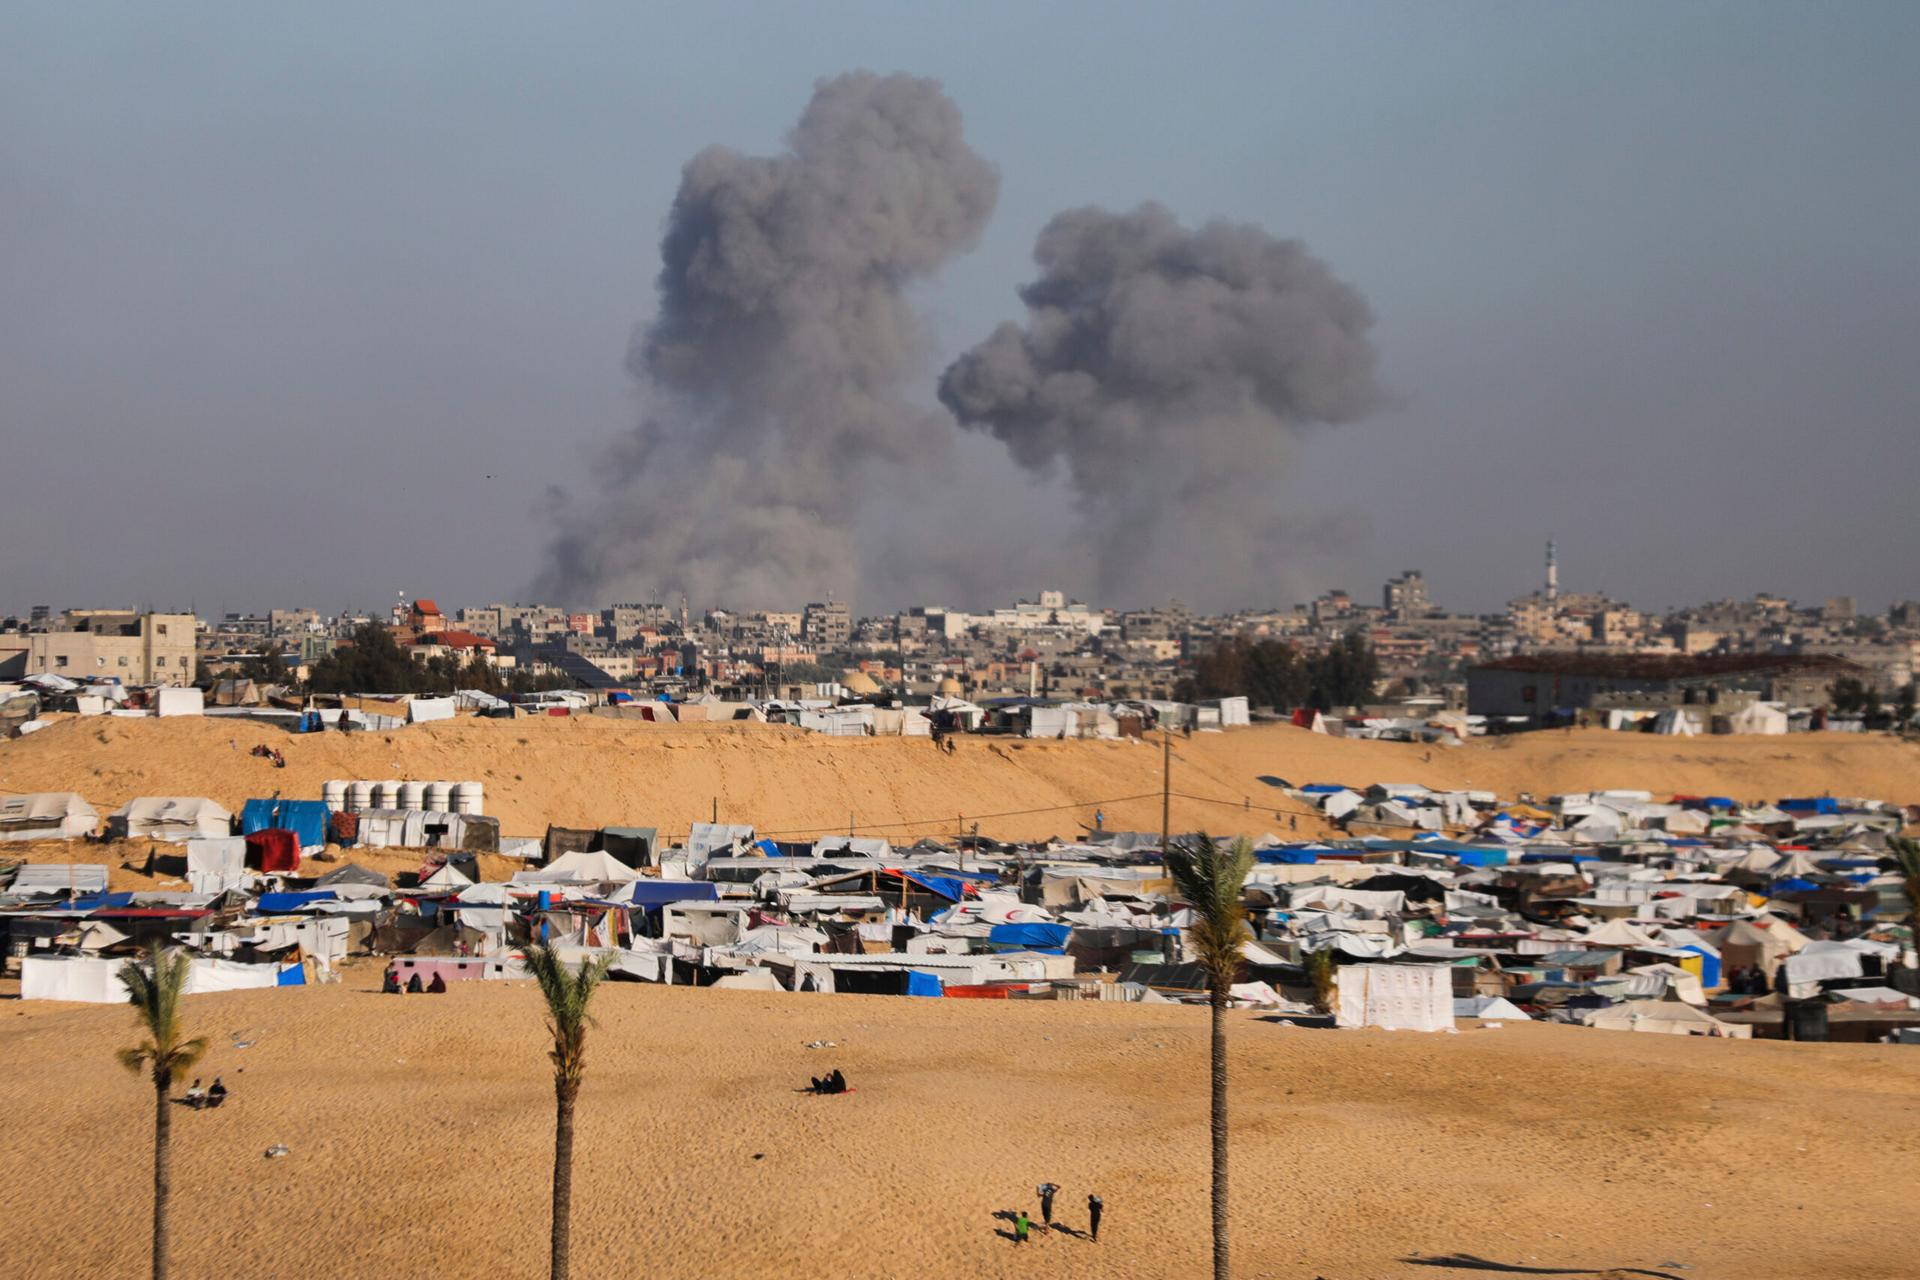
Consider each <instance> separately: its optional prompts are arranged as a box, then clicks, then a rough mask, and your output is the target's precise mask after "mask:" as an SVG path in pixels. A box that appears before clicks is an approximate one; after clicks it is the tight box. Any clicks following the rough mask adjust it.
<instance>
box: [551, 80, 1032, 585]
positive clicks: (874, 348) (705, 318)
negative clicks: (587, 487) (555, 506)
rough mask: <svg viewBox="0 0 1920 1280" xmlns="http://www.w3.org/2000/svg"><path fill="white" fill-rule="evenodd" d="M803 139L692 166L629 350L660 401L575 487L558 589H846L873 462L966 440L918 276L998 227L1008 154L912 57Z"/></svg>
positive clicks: (841, 91) (852, 90) (565, 521)
mask: <svg viewBox="0 0 1920 1280" xmlns="http://www.w3.org/2000/svg"><path fill="white" fill-rule="evenodd" d="M787 147H788V149H787V150H786V151H785V152H784V153H782V154H779V155H775V156H746V155H741V154H739V153H737V152H734V151H729V150H726V149H724V148H720V147H713V148H709V149H708V150H706V151H703V152H701V153H700V154H699V155H697V156H695V157H694V158H693V159H692V160H691V161H690V162H689V163H688V164H687V166H686V169H685V170H684V172H683V173H682V176H681V182H680V190H679V193H678V195H677V196H676V197H675V199H674V203H673V210H672V213H671V215H670V216H669V219H668V227H667V232H666V236H665V239H664V241H663V243H662V245H661V258H662V261H663V265H662V267H661V271H660V277H659V293H660V310H659V314H658V317H657V318H656V320H655V321H654V323H653V324H652V326H651V327H649V328H647V329H646V330H645V331H643V332H642V333H640V334H639V335H638V336H637V337H636V339H635V341H634V344H633V347H632V349H631V351H630V352H629V355H628V368H629V369H630V370H631V372H632V373H633V374H634V376H635V377H636V378H638V379H639V381H640V384H641V391H642V397H643V401H644V404H645V408H646V413H645V415H644V418H643V421H642V424H641V426H640V427H639V428H638V429H636V431H635V432H634V433H633V434H632V435H631V437H630V438H628V439H626V440H624V441H623V442H622V443H621V444H620V445H618V446H617V447H616V448H615V449H613V450H612V451H611V452H610V453H609V455H608V456H607V458H606V459H605V460H604V465H603V467H602V469H601V479H602V482H603V485H604V489H605V492H604V493H603V494H602V496H601V498H600V500H599V501H597V502H589V503H586V504H582V505H562V506H561V508H560V515H559V520H560V524H561V532H560V534H559V536H558V537H557V538H556V539H555V541H554V544H553V546H552V548H551V556H550V564H549V568H548V570H547V572H546V574H545V576H544V578H543V580H542V581H541V583H540V584H539V586H538V587H537V590H539V591H540V592H541V593H542V594H543V596H546V597H557V598H559V599H562V600H582V599H605V598H608V597H609V596H621V597H624V596H626V595H629V594H635V593H641V592H650V591H659V592H661V593H663V594H664V593H669V592H677V591H684V592H686V593H687V594H689V595H690V596H693V597H694V598H695V599H697V600H700V601H702V602H706V603H728V604H733V605H736V606H752V605H756V604H759V605H768V606H771V605H774V604H782V603H788V602H792V601H796V600H800V599H815V598H818V593H823V592H827V591H830V590H837V591H838V592H839V593H840V595H841V598H845V597H846V595H847V593H848V592H849V591H850V590H851V589H852V587H853V586H854V582H855V574H856V571H857V565H856V558H855V555H854V547H853V538H852V529H853V522H854V517H855V514H856V505H857V503H858V500H859V493H860V489H861V485H862V480H863V476H868V475H870V474H871V473H872V471H873V469H874V464H887V463H904V462H907V461H910V460H913V459H915V458H923V457H925V456H926V455H928V454H930V453H933V452H936V451H939V450H942V449H945V448H947V447H948V446H949V444H950V438H951V437H950V430H951V429H950V427H949V425H948V424H947V422H946V420H945V417H944V415H942V414H939V413H937V412H930V411H929V410H928V409H926V408H922V407H916V406H915V405H913V404H911V403H910V402H909V401H908V400H907V399H906V398H905V397H904V396H903V395H902V387H903V385H904V384H905V383H906V382H907V381H908V380H909V379H910V378H911V377H912V376H913V375H914V374H915V373H916V372H917V371H918V370H919V368H921V367H922V366H921V362H922V361H923V359H924V358H925V354H926V353H925V351H924V349H923V345H922V340H921V334H920V327H919V325H918V323H917V321H916V318H915V316H914V314H913V310H912V308H911V307H910V306H909V305H908V303H907V301H906V298H905V296H904V291H905V290H906V288H907V287H908V286H909V285H911V284H912V283H913V282H914V281H916V280H918V279H921V278H924V277H926V276H928V275H930V274H932V273H933V272H934V271H936V270H938V269H939V268H940V267H941V266H942V265H943V264H944V263H946V262H947V261H948V260H950V259H952V258H953V257H955V256H956V255H958V254H960V253H963V252H965V251H966V250H968V249H970V248H972V247H973V246H974V244H975V243H976V242H977V241H978V239H979V236H980V232H981V230H982V229H983V228H984V227H985V225H986V222H987V218H988V215H989V214H990V213H991V212H992V210H993V206H994V202H995V200H996V198H997V197H998V194H999V186H1000V180H999V175H998V173H997V172H996V171H995V169H994V168H993V166H992V165H990V164H988V163H987V162H986V161H985V160H983V159H982V158H981V157H980V156H979V155H977V154H975V152H974V151H973V150H972V149H971V148H970V147H968V146H967V144H966V141H965V139H964V138H963V136H962V131H961V122H960V112H959V111H958V109H957V108H955V106H954V104H953V103H952V102H951V101H950V100H948V98H947V97H946V95H945V94H944V93H943V92H942V90H941V88H940V86H939V84H938V83H937V82H935V81H932V80H923V79H917V78H914V77H910V76H901V75H894V76H877V75H873V74H870V73H866V72H858V73H853V74H849V75H843V76H838V77H835V78H833V79H830V80H823V81H821V82H819V83H818V84H817V85H816V86H815V89H814V95H813V99H812V101H811V102H809V103H808V105H807V109H806V111H805V113H804V114H803V115H802V116H801V117H800V122H799V124H798V125H797V126H795V128H794V130H793V132H792V133H791V134H790V135H788V139H787Z"/></svg>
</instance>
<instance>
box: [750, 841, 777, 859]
mask: <svg viewBox="0 0 1920 1280" xmlns="http://www.w3.org/2000/svg"><path fill="white" fill-rule="evenodd" d="M753 847H754V848H756V849H758V850H759V851H760V852H762V853H764V854H766V855H767V856H768V857H769V858H778V857H780V856H782V855H781V853H780V846H779V845H777V844H775V843H774V842H773V841H771V840H755V841H754V842H753Z"/></svg>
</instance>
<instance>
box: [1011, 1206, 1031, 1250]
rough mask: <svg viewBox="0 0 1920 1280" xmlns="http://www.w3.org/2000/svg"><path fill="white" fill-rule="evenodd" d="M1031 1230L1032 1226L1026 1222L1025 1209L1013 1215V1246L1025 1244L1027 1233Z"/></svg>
mask: <svg viewBox="0 0 1920 1280" xmlns="http://www.w3.org/2000/svg"><path fill="white" fill-rule="evenodd" d="M1031 1230H1033V1224H1032V1223H1031V1222H1028V1221H1027V1211H1026V1210H1025V1209H1022V1210H1020V1212H1018V1213H1016V1214H1014V1215H1013V1242H1014V1243H1015V1244H1025V1243H1026V1242H1027V1233H1028V1232H1029V1231H1031Z"/></svg>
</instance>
